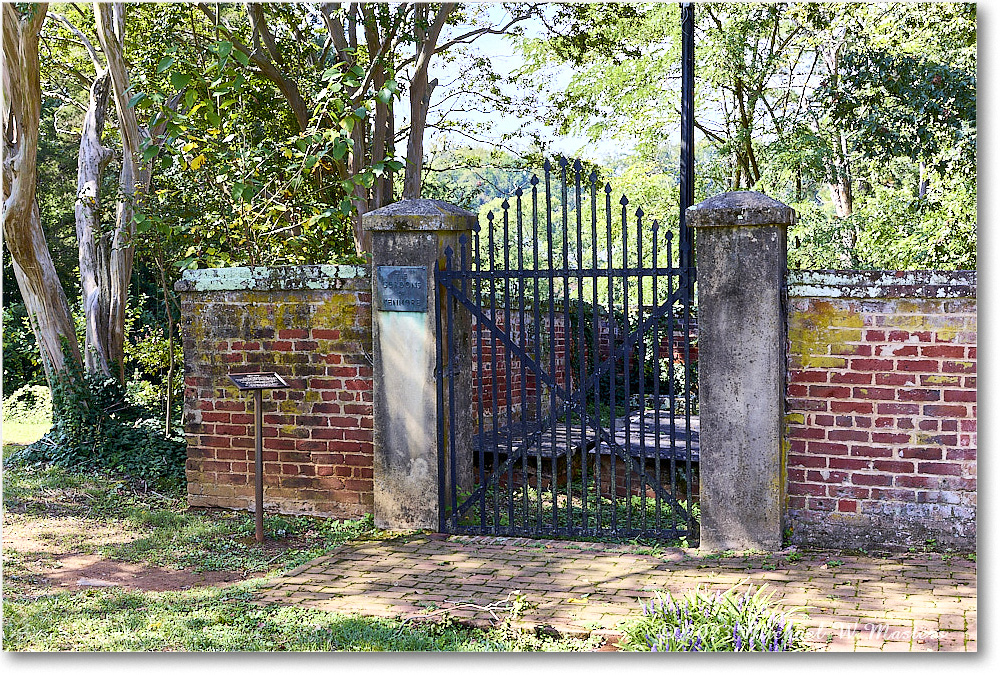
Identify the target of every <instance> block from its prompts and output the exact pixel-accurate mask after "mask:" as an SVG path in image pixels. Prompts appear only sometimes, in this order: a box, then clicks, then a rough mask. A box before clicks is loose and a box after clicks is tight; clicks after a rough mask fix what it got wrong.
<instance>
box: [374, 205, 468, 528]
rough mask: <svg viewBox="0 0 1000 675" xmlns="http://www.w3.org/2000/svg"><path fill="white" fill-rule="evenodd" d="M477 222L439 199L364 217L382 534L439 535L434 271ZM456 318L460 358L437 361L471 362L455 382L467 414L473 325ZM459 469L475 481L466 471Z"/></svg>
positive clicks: (378, 520) (376, 475)
mask: <svg viewBox="0 0 1000 675" xmlns="http://www.w3.org/2000/svg"><path fill="white" fill-rule="evenodd" d="M476 222H477V218H476V216H475V215H473V214H471V213H469V212H468V211H465V210H463V209H460V208H458V207H457V206H453V205H451V204H448V203H447V202H443V201H440V200H437V199H406V200H403V201H400V202H397V203H395V204H390V205H389V206H386V207H383V208H381V209H378V210H376V211H371V212H369V213H366V214H365V215H364V216H363V223H364V227H365V229H366V230H368V231H369V232H371V234H372V333H373V343H374V354H373V356H374V364H375V379H374V389H375V392H374V394H375V395H374V415H375V423H374V424H375V448H374V452H375V456H374V483H375V486H374V489H375V524H376V526H378V527H381V528H386V529H432V530H437V529H438V527H439V508H438V504H439V502H438V492H439V474H440V471H439V459H438V425H439V424H443V423H444V420H441V419H439V418H438V406H437V379H436V377H435V367H436V334H435V331H436V325H437V311H438V293H437V288H436V285H435V283H434V270H435V269H436V267H437V266H438V265H439V264H440V261H441V260H442V258H443V257H444V250H445V248H447V247H448V246H450V247H451V248H452V249H453V250H455V251H458V250H459V246H460V244H459V238H460V237H461V235H462V234H463V233H464V234H467V235H469V236H471V231H472V229H473V227H474V226H475V224H476ZM390 267H406V268H410V269H406V270H392V269H389V268H390ZM414 268H416V269H414ZM421 268H422V269H421ZM415 284H416V285H420V284H422V289H418V288H417V287H416V286H415ZM421 290H422V297H421V292H420V291H421ZM420 300H423V301H425V302H420ZM412 310H415V311H412ZM454 314H455V316H454V318H455V321H454V324H453V333H452V338H453V342H454V344H455V345H457V347H456V351H457V352H458V354H455V355H451V356H450V357H449V355H447V354H444V355H443V357H444V358H446V359H447V358H452V359H457V360H460V361H461V360H466V361H468V362H469V366H468V367H465V368H459V370H461V371H464V372H463V376H461V377H458V378H456V382H455V385H456V391H457V393H456V397H455V400H457V401H466V402H468V407H469V409H470V410H471V398H472V393H471V391H472V381H471V374H470V373H471V344H472V341H471V318H470V316H469V314H468V313H466V312H455V313H454ZM443 330H447V326H444V328H443ZM452 372H454V370H453V371H452ZM444 417H445V419H447V418H448V414H447V411H445V413H444ZM456 419H460V420H461V421H462V423H463V424H467V425H468V426H469V427H470V430H469V432H468V433H466V434H459V437H460V438H463V439H464V438H465V437H466V436H468V437H469V438H471V424H472V420H471V418H470V417H469V411H466V412H465V414H464V416H462V415H456ZM466 454H468V459H469V461H470V462H471V453H466ZM456 468H458V469H459V474H460V475H463V476H464V474H465V473H469V475H470V476H471V466H469V467H456ZM463 482H464V481H463Z"/></svg>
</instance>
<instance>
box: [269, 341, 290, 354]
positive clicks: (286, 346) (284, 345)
mask: <svg viewBox="0 0 1000 675" xmlns="http://www.w3.org/2000/svg"><path fill="white" fill-rule="evenodd" d="M264 351H269V352H290V351H292V343H291V341H290V340H272V341H270V342H265V343H264Z"/></svg>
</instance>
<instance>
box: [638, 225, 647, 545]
mask: <svg viewBox="0 0 1000 675" xmlns="http://www.w3.org/2000/svg"><path fill="white" fill-rule="evenodd" d="M644 215H645V214H644V213H643V212H642V207H639V208H637V209H636V210H635V261H636V269H637V270H638V272H637V274H636V281H637V283H638V287H639V288H638V293H637V295H638V298H637V302H638V303H639V312H638V315H637V316H636V320H635V325H636V327H637V328H638V327H639V326H641V325H642V315H643V312H644V311H645V307H644V305H643V295H642V285H643V283H644V282H645V276H644V275H643V262H642V224H643V223H642V217H643V216H644ZM638 338H639V341H638V344H639V358H638V365H639V463H640V464H641V465H642V474H640V476H639V490H640V491H641V493H642V494H641V495H640V497H639V508H640V509H641V516H640V518H639V528H640V529H645V528H646V487H647V486H646V336H645V335H639V336H638Z"/></svg>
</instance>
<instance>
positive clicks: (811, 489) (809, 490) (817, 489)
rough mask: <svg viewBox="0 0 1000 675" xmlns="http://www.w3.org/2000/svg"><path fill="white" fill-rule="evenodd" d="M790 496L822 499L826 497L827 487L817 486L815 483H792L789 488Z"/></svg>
mask: <svg viewBox="0 0 1000 675" xmlns="http://www.w3.org/2000/svg"><path fill="white" fill-rule="evenodd" d="M788 494H790V495H813V496H817V497H822V496H825V495H826V486H825V485H816V484H814V483H791V484H790V485H789V486H788Z"/></svg>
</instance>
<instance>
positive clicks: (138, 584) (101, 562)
mask: <svg viewBox="0 0 1000 675" xmlns="http://www.w3.org/2000/svg"><path fill="white" fill-rule="evenodd" d="M40 576H42V577H43V578H44V579H45V580H46V581H47V582H48V584H50V585H51V586H53V587H55V588H59V589H67V590H68V589H84V588H91V587H94V586H97V587H104V586H107V587H118V588H127V589H130V590H139V591H182V590H185V589H188V588H195V587H199V586H221V585H225V584H229V583H232V582H235V581H241V580H242V579H244V578H245V577H244V576H243V575H242V574H240V573H239V572H232V571H227V570H221V571H211V572H193V571H189V570H168V569H163V568H160V567H151V566H148V565H142V564H137V563H126V562H116V561H113V560H105V559H103V558H101V557H100V556H97V555H79V554H67V555H60V556H56V557H55V558H54V559H53V560H52V568H51V569H48V570H44V571H40Z"/></svg>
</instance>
